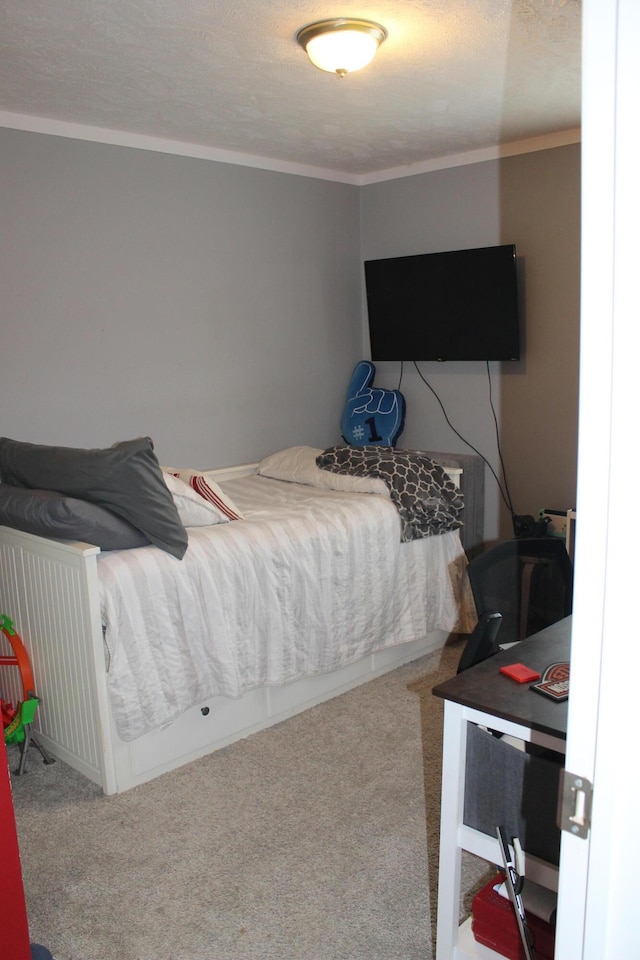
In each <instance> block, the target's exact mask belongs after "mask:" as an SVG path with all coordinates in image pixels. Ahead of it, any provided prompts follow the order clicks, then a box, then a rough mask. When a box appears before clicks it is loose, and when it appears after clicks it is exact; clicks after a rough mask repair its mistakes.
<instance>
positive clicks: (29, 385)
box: [0, 129, 361, 467]
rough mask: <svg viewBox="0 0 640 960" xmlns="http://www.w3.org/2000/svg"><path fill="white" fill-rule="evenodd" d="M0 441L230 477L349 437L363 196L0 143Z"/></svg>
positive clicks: (29, 138)
mask: <svg viewBox="0 0 640 960" xmlns="http://www.w3.org/2000/svg"><path fill="white" fill-rule="evenodd" d="M0 193H1V208H2V218H1V220H0V289H1V290H2V293H1V295H0V305H1V306H0V310H1V313H0V331H1V343H2V376H1V377H0V402H1V410H2V421H1V426H0V433H1V434H3V435H5V436H10V437H14V438H18V439H23V440H31V441H34V442H38V443H59V444H66V445H78V446H105V445H109V444H111V443H113V442H115V441H116V440H119V439H124V438H127V437H133V436H138V435H143V434H144V435H149V436H151V437H153V439H154V441H155V444H156V451H157V453H158V456H159V458H160V460H161V462H164V463H169V462H170V463H172V464H174V465H180V464H182V465H185V466H188V465H192V466H201V467H206V466H213V465H218V466H223V465H227V464H229V463H238V462H243V461H246V460H251V459H254V458H258V457H260V456H262V455H264V454H266V453H269V452H271V451H273V450H275V449H278V448H280V447H284V446H288V445H290V444H296V443H310V444H314V445H318V446H325V445H329V444H330V443H335V442H338V440H339V421H340V412H341V409H342V405H343V402H344V391H345V387H346V383H347V381H348V378H349V375H350V373H351V370H352V368H353V365H354V364H355V363H356V361H357V360H358V359H359V358H360V350H361V329H360V297H361V290H360V278H359V250H358V244H359V233H358V190H357V188H356V187H353V186H349V185H344V184H336V183H328V182H325V181H321V180H315V179H309V178H304V177H297V176H291V175H286V174H280V173H273V172H268V171H262V170H255V169H250V168H247V167H240V166H232V165H227V164H220V163H211V162H208V161H205V160H193V159H189V158H183V157H175V156H169V155H163V154H159V153H152V152H147V151H141V150H133V149H127V148H124V147H115V146H108V145H106V146H105V145H100V144H92V143H86V142H80V141H76V140H69V139H64V138H58V137H51V136H46V135H40V134H33V133H24V132H20V131H14V130H6V129H4V130H0Z"/></svg>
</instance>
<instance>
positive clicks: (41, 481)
mask: <svg viewBox="0 0 640 960" xmlns="http://www.w3.org/2000/svg"><path fill="white" fill-rule="evenodd" d="M0 479H2V482H3V483H8V484H12V485H13V486H16V487H29V488H30V489H35V490H53V491H56V492H57V493H63V494H66V495H67V496H68V497H76V498H78V499H80V500H88V501H89V502H91V503H94V504H97V505H98V506H100V507H104V508H105V509H107V510H109V511H111V512H112V513H115V514H117V515H118V516H119V517H122V519H123V520H126V521H127V522H128V523H130V524H132V525H133V526H134V527H136V528H137V529H138V530H140V531H141V532H142V533H143V534H144V535H145V536H146V537H147V538H148V539H149V540H150V541H151V543H154V544H155V545H156V546H158V547H160V548H161V549H162V550H166V551H167V552H168V553H170V554H172V555H173V556H174V557H177V558H178V559H182V557H183V556H184V553H185V551H186V549H187V545H188V542H189V541H188V537H187V531H186V530H185V528H184V526H183V524H182V523H181V521H180V517H179V516H178V511H177V509H176V505H175V503H174V502H173V497H172V496H171V493H170V492H169V490H168V489H167V485H166V483H165V482H164V479H163V477H162V471H161V469H160V464H159V463H158V460H157V458H156V455H155V453H154V452H153V442H152V441H151V439H150V438H149V437H139V438H138V439H136V440H123V441H122V442H120V443H115V444H114V445H113V446H112V447H108V448H106V449H104V450H99V449H95V450H84V449H76V448H75V447H50V446H46V445H44V444H35V443H24V442H22V441H20V440H10V439H8V438H7V437H2V438H0Z"/></svg>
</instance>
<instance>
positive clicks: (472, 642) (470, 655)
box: [457, 610, 502, 673]
mask: <svg viewBox="0 0 640 960" xmlns="http://www.w3.org/2000/svg"><path fill="white" fill-rule="evenodd" d="M501 624H502V614H501V613H497V612H496V611H495V610H492V611H491V612H489V613H483V614H482V616H481V617H479V618H478V622H477V624H476V626H475V628H474V630H473V633H471V634H470V636H469V639H468V640H467V643H466V646H465V648H464V650H463V651H462V656H461V657H460V661H459V663H458V671H457V672H458V673H462V671H463V670H468V669H469V667H474V666H475V665H476V663H482V661H483V660H488V659H489V657H492V656H493V655H494V653H497V652H498V649H499V648H498V640H497V636H498V631H499V630H500V626H501Z"/></svg>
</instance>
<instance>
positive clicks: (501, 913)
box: [471, 874, 555, 960]
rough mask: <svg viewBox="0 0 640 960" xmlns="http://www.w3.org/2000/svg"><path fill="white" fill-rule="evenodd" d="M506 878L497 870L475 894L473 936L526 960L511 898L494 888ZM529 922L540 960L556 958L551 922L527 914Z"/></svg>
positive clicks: (513, 958) (514, 959) (513, 957)
mask: <svg viewBox="0 0 640 960" xmlns="http://www.w3.org/2000/svg"><path fill="white" fill-rule="evenodd" d="M503 881H504V875H503V874H497V875H496V876H495V877H494V878H493V880H491V881H490V882H489V883H487V884H486V886H484V887H483V888H482V890H480V891H479V892H478V893H476V895H475V897H474V898H473V902H472V905H471V929H472V931H473V936H474V937H475V939H476V940H477V941H478V943H482V944H483V945H484V946H485V947H490V948H491V949H492V950H495V952H496V953H499V954H500V955H501V956H502V957H508V958H509V960H525V955H524V948H523V946H522V942H521V940H520V933H519V931H518V923H517V920H516V915H515V913H514V909H513V905H512V903H511V901H510V900H507V899H506V898H505V897H503V896H501V895H500V894H499V893H497V892H496V891H495V890H494V887H498V886H500V884H501V883H502V882H503ZM527 924H528V926H529V930H530V931H531V936H532V938H533V945H534V949H535V955H536V960H553V953H554V948H555V932H554V929H553V927H552V926H551V924H549V923H546V922H545V921H544V920H541V919H540V917H536V916H535V914H533V913H528V914H527Z"/></svg>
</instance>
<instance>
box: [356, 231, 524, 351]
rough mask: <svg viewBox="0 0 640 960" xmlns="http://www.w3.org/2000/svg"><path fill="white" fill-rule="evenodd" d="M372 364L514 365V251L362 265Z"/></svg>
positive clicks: (473, 252)
mask: <svg viewBox="0 0 640 960" xmlns="http://www.w3.org/2000/svg"><path fill="white" fill-rule="evenodd" d="M364 268H365V281H366V292H367V309H368V312H369V334H370V340H371V359H372V360H374V361H375V360H519V359H520V337H519V323H518V289H517V279H516V248H515V245H514V244H503V245H501V246H496V247H480V248H478V249H473V250H453V251H449V252H446V253H425V254H418V255H416V256H409V257H392V258H390V259H386V260H367V261H365V265H364Z"/></svg>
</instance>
